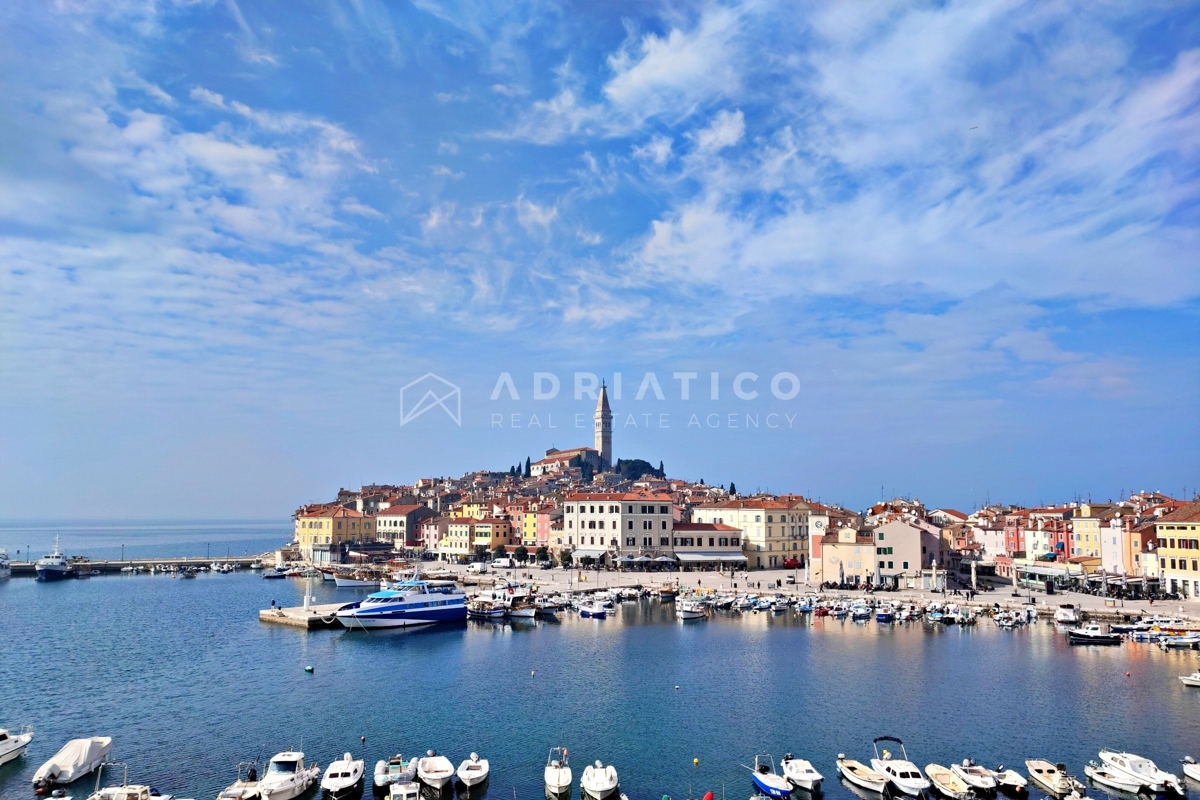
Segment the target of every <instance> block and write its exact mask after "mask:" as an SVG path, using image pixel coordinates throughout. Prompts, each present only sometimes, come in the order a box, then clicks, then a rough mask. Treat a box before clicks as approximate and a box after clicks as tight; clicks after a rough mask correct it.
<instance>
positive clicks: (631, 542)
mask: <svg viewBox="0 0 1200 800" xmlns="http://www.w3.org/2000/svg"><path fill="white" fill-rule="evenodd" d="M636 541H637V539H635V538H634V537H632V536H626V537H625V546H626V547H633V545H634V543H635V542H636Z"/></svg>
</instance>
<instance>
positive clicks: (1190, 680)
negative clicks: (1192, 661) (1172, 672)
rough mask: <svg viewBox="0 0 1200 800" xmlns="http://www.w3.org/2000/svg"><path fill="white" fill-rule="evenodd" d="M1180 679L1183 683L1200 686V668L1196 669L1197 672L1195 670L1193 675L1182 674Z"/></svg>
mask: <svg viewBox="0 0 1200 800" xmlns="http://www.w3.org/2000/svg"><path fill="white" fill-rule="evenodd" d="M1179 681H1180V682H1181V683H1182V684H1183V685H1184V686H1197V687H1200V669H1198V670H1196V671H1195V672H1193V673H1192V674H1191V675H1180V676H1179Z"/></svg>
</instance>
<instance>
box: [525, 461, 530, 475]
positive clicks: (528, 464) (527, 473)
mask: <svg viewBox="0 0 1200 800" xmlns="http://www.w3.org/2000/svg"><path fill="white" fill-rule="evenodd" d="M529 467H530V463H529V456H525V477H526V478H528V477H530V472H529Z"/></svg>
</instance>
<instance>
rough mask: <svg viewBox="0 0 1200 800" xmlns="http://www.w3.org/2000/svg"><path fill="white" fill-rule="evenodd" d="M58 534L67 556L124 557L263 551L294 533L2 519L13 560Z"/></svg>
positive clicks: (2, 535)
mask: <svg viewBox="0 0 1200 800" xmlns="http://www.w3.org/2000/svg"><path fill="white" fill-rule="evenodd" d="M55 537H59V538H60V543H61V546H62V549H63V552H64V553H66V554H67V555H71V556H76V555H81V556H88V557H90V558H92V559H95V560H102V559H113V560H115V559H118V558H121V557H122V554H123V555H124V557H125V558H182V557H184V556H206V557H211V558H214V559H216V558H219V557H224V556H226V555H233V556H237V555H247V554H249V555H258V554H259V553H265V552H267V551H269V550H274V549H276V548H278V547H280V546H281V545H283V544H286V543H287V542H288V541H290V540H291V538H292V525H291V522H290V521H288V520H283V521H263V520H250V521H244V522H237V521H234V522H211V521H204V520H200V521H192V522H187V521H171V522H161V521H153V520H146V521H140V522H126V521H112V520H84V521H77V520H72V521H53V520H51V521H37V522H30V521H14V520H0V548H5V549H7V550H8V555H9V558H11V559H12V560H13V561H25V560H27V555H28V553H29V552H32V553H33V557H34V558H40V557H41V556H43V555H45V554H46V553H49V552H50V550H51V549H52V548H53V547H54V540H55Z"/></svg>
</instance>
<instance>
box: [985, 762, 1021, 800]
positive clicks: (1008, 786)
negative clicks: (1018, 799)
mask: <svg viewBox="0 0 1200 800" xmlns="http://www.w3.org/2000/svg"><path fill="white" fill-rule="evenodd" d="M992 774H993V775H995V776H996V788H997V789H999V790H1000V791H1002V792H1004V793H1005V794H1012V795H1023V794H1025V793H1026V792H1028V791H1029V781H1027V780H1025V776H1024V775H1022V774H1021V773H1019V772H1017V771H1016V770H1015V769H1005V768H1004V765H1003V764H1001V765H1000V766H998V767H996V769H994V770H993V771H992Z"/></svg>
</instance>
